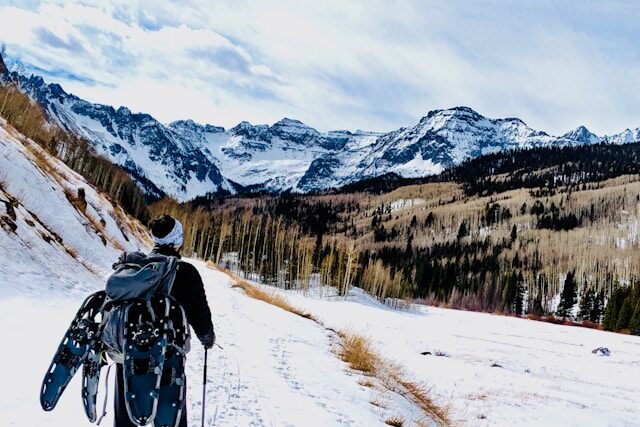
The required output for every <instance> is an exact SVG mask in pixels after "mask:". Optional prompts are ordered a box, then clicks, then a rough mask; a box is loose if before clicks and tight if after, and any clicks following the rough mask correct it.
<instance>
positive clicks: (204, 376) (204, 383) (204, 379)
mask: <svg viewBox="0 0 640 427" xmlns="http://www.w3.org/2000/svg"><path fill="white" fill-rule="evenodd" d="M208 351H209V350H208V349H207V348H206V347H205V348H204V373H203V374H202V427H204V407H205V404H206V400H205V398H206V396H207V352H208Z"/></svg>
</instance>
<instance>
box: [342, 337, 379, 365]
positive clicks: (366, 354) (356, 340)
mask: <svg viewBox="0 0 640 427" xmlns="http://www.w3.org/2000/svg"><path fill="white" fill-rule="evenodd" d="M341 337H342V348H341V349H340V351H339V354H340V358H341V359H342V360H343V361H344V362H347V363H348V364H349V367H350V368H351V369H353V370H356V371H360V372H362V373H364V374H366V375H375V374H376V372H377V368H378V366H380V364H381V363H382V359H381V357H380V356H379V355H378V354H376V352H375V351H374V350H373V349H372V347H371V344H370V343H369V341H368V340H367V339H366V338H364V337H363V336H361V335H357V334H353V333H350V332H346V333H345V332H343V333H342V334H341Z"/></svg>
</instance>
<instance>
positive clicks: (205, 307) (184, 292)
mask: <svg viewBox="0 0 640 427" xmlns="http://www.w3.org/2000/svg"><path fill="white" fill-rule="evenodd" d="M151 253H156V254H161V255H167V256H177V257H178V258H180V254H178V253H177V252H176V251H175V250H174V249H173V248H172V247H167V246H156V247H154V248H153V250H152V251H151ZM171 296H173V297H174V298H175V299H176V300H178V302H179V303H180V304H181V305H182V307H183V308H184V311H185V313H186V314H187V320H188V321H189V324H190V325H191V327H192V328H193V330H194V332H195V333H196V335H197V336H198V337H203V336H206V335H208V334H211V333H213V322H212V321H211V310H210V309H209V303H208V302H207V295H206V294H205V293H204V284H203V283H202V278H201V277H200V273H198V270H196V268H195V267H194V266H193V265H191V264H189V263H188V262H184V261H180V262H179V263H178V269H177V271H176V278H175V281H174V282H173V288H172V289H171Z"/></svg>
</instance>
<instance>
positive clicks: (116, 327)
mask: <svg viewBox="0 0 640 427" xmlns="http://www.w3.org/2000/svg"><path fill="white" fill-rule="evenodd" d="M177 268H178V258H177V257H175V256H165V255H160V254H153V253H152V254H149V255H146V254H144V253H142V252H124V253H123V254H122V255H121V256H120V259H119V260H118V262H116V263H115V264H113V269H114V270H115V271H114V272H113V273H112V274H111V276H109V278H108V279H107V283H106V286H105V291H106V294H107V296H106V299H105V303H104V305H103V309H102V312H103V315H102V322H101V323H102V333H101V340H102V343H103V344H104V345H105V347H106V350H107V352H108V353H109V356H110V357H111V358H112V359H113V360H114V361H116V362H119V363H121V362H122V346H123V343H124V314H125V311H126V309H127V307H128V306H129V305H130V303H131V302H132V301H133V300H138V301H139V300H140V299H143V300H146V301H150V300H151V299H152V298H153V297H154V296H156V295H169V294H170V292H171V288H172V286H173V282H174V280H175V277H176V271H177Z"/></svg>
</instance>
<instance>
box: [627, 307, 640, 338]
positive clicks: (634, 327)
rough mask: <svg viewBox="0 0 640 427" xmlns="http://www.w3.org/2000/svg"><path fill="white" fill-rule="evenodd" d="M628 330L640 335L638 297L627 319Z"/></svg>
mask: <svg viewBox="0 0 640 427" xmlns="http://www.w3.org/2000/svg"><path fill="white" fill-rule="evenodd" d="M629 332H630V333H631V334H633V335H640V299H639V300H638V301H637V302H636V308H635V309H634V310H633V315H632V316H631V320H630V321H629Z"/></svg>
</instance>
